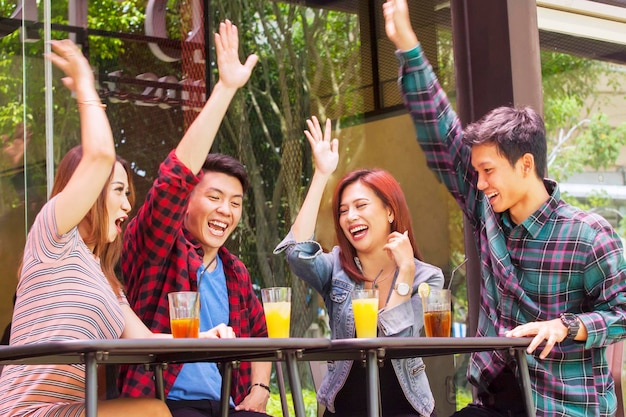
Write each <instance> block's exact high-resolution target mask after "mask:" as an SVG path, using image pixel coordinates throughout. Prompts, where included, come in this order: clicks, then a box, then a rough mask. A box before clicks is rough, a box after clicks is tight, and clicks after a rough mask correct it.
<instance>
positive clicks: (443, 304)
mask: <svg viewBox="0 0 626 417" xmlns="http://www.w3.org/2000/svg"><path fill="white" fill-rule="evenodd" d="M450 299H451V293H450V290H447V289H437V288H430V293H429V294H428V295H427V296H425V297H424V298H423V299H422V301H423V304H424V331H425V332H426V336H428V337H450V327H451V324H452V317H451V314H450Z"/></svg>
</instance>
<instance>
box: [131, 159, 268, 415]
mask: <svg viewBox="0 0 626 417" xmlns="http://www.w3.org/2000/svg"><path fill="white" fill-rule="evenodd" d="M201 177H202V173H200V174H199V175H198V176H196V175H194V174H193V173H192V172H191V171H190V170H189V169H188V168H187V167H186V166H185V165H183V164H182V163H181V162H180V161H179V160H178V158H177V157H176V155H175V153H174V151H172V152H171V153H170V154H169V156H168V157H167V158H166V159H165V161H164V162H163V163H162V164H161V166H160V168H159V176H158V178H157V179H156V180H155V182H154V184H153V185H152V188H151V189H150V191H149V192H148V195H147V196H146V201H145V203H144V204H143V206H142V207H141V208H140V209H139V211H138V213H137V215H136V216H135V217H134V218H133V219H132V220H131V221H130V223H129V224H128V227H127V228H126V232H125V235H124V250H123V253H122V258H121V264H122V274H123V277H124V279H125V284H126V289H127V292H128V294H127V296H128V301H129V302H130V305H131V307H132V308H133V309H134V310H135V312H136V313H137V315H138V316H139V317H140V318H141V319H142V320H143V322H144V323H145V324H146V325H147V326H148V327H149V328H150V329H151V330H152V331H153V332H155V333H171V330H170V317H169V312H168V310H169V309H168V301H167V294H168V293H170V292H172V291H187V290H196V288H197V287H196V284H197V283H196V275H197V271H198V269H199V268H200V267H201V265H202V259H203V256H204V251H203V249H202V247H201V246H200V244H199V243H198V241H197V240H196V239H194V238H193V237H192V236H191V234H190V233H189V232H187V231H186V230H185V229H184V227H183V219H184V217H185V213H186V209H187V202H188V200H189V195H190V194H191V191H192V190H193V188H194V187H195V185H196V184H198V182H199V181H200V178H201ZM218 254H219V257H220V259H221V260H222V263H223V265H224V273H225V275H226V288H227V289H228V304H229V306H228V307H229V320H230V322H229V323H228V325H229V326H231V327H232V328H233V330H234V331H235V334H236V335H237V337H266V336H267V327H266V325H265V316H264V314H263V307H262V305H261V302H260V301H259V299H258V298H257V296H256V295H255V294H254V291H253V289H252V282H251V280H250V275H249V273H248V270H247V269H246V267H245V265H244V264H243V262H241V261H240V260H239V258H237V257H236V256H234V255H232V254H231V253H230V252H228V251H227V250H226V248H224V247H222V248H220V249H219V252H218ZM181 367H182V365H180V364H174V365H169V366H168V367H167V369H166V370H165V371H164V373H163V376H164V382H165V395H166V396H167V393H168V392H169V390H170V388H171V387H172V385H173V384H174V381H175V380H176V377H177V375H178V373H179V372H180V369H181ZM119 382H120V389H121V394H122V396H124V397H154V395H155V391H154V379H153V373H152V372H151V371H146V370H145V369H144V367H143V365H141V366H123V367H122V368H121V370H120V380H119ZM249 385H250V363H247V362H242V363H241V365H240V366H239V368H238V369H233V387H232V390H231V395H232V397H233V399H234V401H235V404H239V403H240V402H241V401H242V400H243V398H244V397H245V396H246V394H247V392H248V388H249Z"/></svg>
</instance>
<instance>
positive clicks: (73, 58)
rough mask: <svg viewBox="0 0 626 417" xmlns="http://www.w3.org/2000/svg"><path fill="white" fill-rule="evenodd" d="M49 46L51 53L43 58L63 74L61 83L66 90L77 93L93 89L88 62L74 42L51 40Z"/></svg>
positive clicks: (92, 79)
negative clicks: (81, 90)
mask: <svg viewBox="0 0 626 417" xmlns="http://www.w3.org/2000/svg"><path fill="white" fill-rule="evenodd" d="M50 46H51V47H52V50H53V52H50V53H48V54H45V57H46V58H47V59H49V60H50V62H52V63H53V64H54V65H55V66H56V67H57V68H59V69H60V70H61V71H63V72H64V73H65V75H66V76H65V77H64V78H63V79H62V81H63V84H64V85H65V86H66V87H67V88H68V89H70V90H71V91H78V90H80V89H82V88H89V89H93V88H95V87H94V86H95V82H94V77H93V71H92V70H91V66H90V65H89V61H87V58H85V57H84V55H83V53H82V52H81V50H80V49H79V48H78V46H76V44H74V42H72V41H71V40H69V39H63V40H52V41H50Z"/></svg>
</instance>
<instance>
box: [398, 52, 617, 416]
mask: <svg viewBox="0 0 626 417" xmlns="http://www.w3.org/2000/svg"><path fill="white" fill-rule="evenodd" d="M398 58H399V60H400V64H401V68H400V80H399V83H400V86H401V90H402V93H403V98H404V102H405V104H406V106H407V108H408V109H409V112H410V114H411V116H412V118H413V121H414V124H415V128H416V133H417V140H418V142H419V144H420V146H421V147H422V149H423V150H424V152H425V154H426V158H427V161H428V166H429V167H430V168H431V170H433V172H434V173H435V174H436V175H437V176H438V177H439V179H440V180H441V181H442V182H443V183H444V184H445V185H446V187H447V188H448V190H449V191H450V192H451V193H452V195H453V196H454V198H455V199H456V201H457V202H458V204H459V205H460V207H461V209H462V210H463V211H464V213H465V214H466V215H467V217H468V218H469V219H470V222H471V223H472V226H473V229H474V236H475V239H476V242H477V245H478V250H479V254H480V264H481V274H482V280H481V306H480V315H479V324H478V335H479V336H499V335H503V334H504V332H506V331H507V330H510V329H513V328H514V327H516V326H518V325H520V324H524V323H528V322H533V321H544V320H552V319H556V318H558V317H559V315H560V313H563V312H571V313H574V314H577V315H578V317H579V318H580V320H581V321H582V322H583V324H584V325H585V327H586V328H587V332H588V338H587V341H586V342H584V343H582V342H574V341H570V340H566V341H563V342H562V343H559V344H557V345H556V346H555V347H554V348H553V350H552V352H551V353H550V354H549V355H548V357H547V358H546V359H543V360H542V359H539V353H540V351H541V349H538V351H537V352H535V353H534V354H532V355H527V357H528V364H529V370H530V377H531V382H532V389H533V396H534V401H535V404H536V407H537V415H538V416H568V417H571V416H581V417H588V416H610V415H613V414H614V413H615V411H616V407H617V400H616V397H615V387H614V381H613V380H612V378H611V375H610V371H609V368H608V365H607V361H606V358H605V350H606V346H607V345H608V344H610V343H613V342H615V341H617V340H619V339H622V338H624V336H625V334H626V332H625V330H626V311H625V305H626V293H625V290H626V280H625V279H624V278H625V271H626V262H625V261H624V253H623V247H622V243H621V240H620V238H619V236H618V235H617V234H616V233H615V231H614V230H613V229H612V228H611V226H610V225H609V224H608V222H607V221H606V220H604V219H603V218H602V217H600V216H598V215H595V214H592V213H588V212H585V211H582V210H579V209H577V208H575V207H572V206H571V205H569V204H567V203H565V202H564V201H563V200H561V197H560V193H559V189H558V186H557V184H556V183H555V182H553V181H550V180H545V185H546V189H547V190H548V193H549V194H550V198H549V199H548V200H547V201H546V202H545V204H544V205H543V206H542V207H541V208H539V210H537V211H536V212H535V213H533V214H532V215H531V216H530V217H528V218H527V219H526V220H525V221H524V222H523V223H522V224H519V225H515V224H513V223H512V221H511V220H510V218H509V216H508V213H507V212H505V213H503V214H497V213H495V212H494V211H493V210H492V208H491V205H490V204H489V201H488V200H487V199H486V198H485V197H484V195H483V193H482V192H480V191H479V190H478V189H477V188H476V181H477V174H476V172H475V171H474V169H473V168H472V167H471V164H470V148H469V147H468V146H466V145H463V144H462V142H461V137H462V128H461V123H460V121H459V119H458V117H457V115H456V114H455V112H454V111H453V110H452V108H451V106H450V103H449V101H448V99H447V97H446V94H445V93H444V92H443V90H442V89H441V87H440V85H439V83H438V81H437V79H436V77H435V74H434V72H433V70H432V68H431V66H430V64H429V63H428V61H427V60H426V58H425V57H424V55H423V53H422V50H421V48H420V47H419V46H418V47H417V48H415V49H413V50H411V51H407V52H404V53H402V52H398ZM507 365H508V366H510V367H511V368H513V369H515V363H514V361H513V359H512V358H511V357H510V355H509V354H508V353H506V352H480V353H476V354H473V355H472V359H471V362H470V367H469V370H468V376H469V378H470V381H471V382H472V383H473V384H474V385H476V386H477V387H479V390H486V389H487V387H488V386H489V383H490V382H491V381H492V380H493V379H494V378H495V376H496V375H498V374H499V373H500V372H501V370H502V369H503V368H504V367H505V366H507ZM620 395H621V394H620Z"/></svg>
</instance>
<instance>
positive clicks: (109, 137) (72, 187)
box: [45, 39, 115, 234]
mask: <svg viewBox="0 0 626 417" xmlns="http://www.w3.org/2000/svg"><path fill="white" fill-rule="evenodd" d="M51 46H52V50H53V51H54V52H51V53H49V54H46V56H45V57H46V58H47V59H49V60H50V61H51V62H52V63H53V64H54V65H55V66H57V67H58V68H59V69H61V70H62V71H63V72H64V73H65V75H66V76H65V77H64V78H63V84H65V86H66V87H67V88H69V89H70V90H71V91H73V92H74V93H75V94H76V101H77V103H78V113H79V117H80V138H81V144H82V150H83V156H82V159H81V161H80V163H79V164H78V166H77V167H76V170H75V171H74V173H73V174H72V177H71V178H70V180H69V182H68V183H67V185H66V186H65V187H64V188H63V190H62V191H61V192H59V193H58V194H57V195H58V196H57V200H56V204H55V218H56V222H57V228H58V232H59V233H61V234H64V233H66V232H68V231H69V230H70V229H72V228H73V227H74V226H76V225H77V224H78V223H80V221H81V220H82V219H83V218H84V217H85V215H86V214H87V212H89V210H90V209H91V207H92V206H93V205H94V203H95V202H96V199H97V198H98V195H100V192H101V191H102V188H103V187H104V185H105V183H106V182H107V180H108V179H109V176H110V174H111V170H112V169H113V164H114V163H115V146H114V144H113V134H112V133H111V126H110V125H109V120H108V119H107V116H106V113H105V111H104V107H105V106H104V105H103V104H102V103H101V102H100V97H98V93H97V92H96V88H95V83H94V77H93V73H92V71H91V67H90V66H89V62H88V61H87V59H86V58H85V57H84V56H83V54H82V52H81V51H80V49H79V48H78V47H77V46H76V45H75V44H74V43H73V42H72V41H70V40H69V39H64V40H55V41H51Z"/></svg>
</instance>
